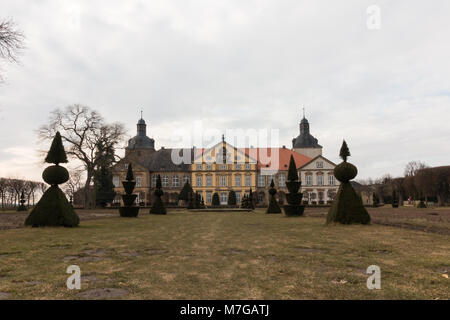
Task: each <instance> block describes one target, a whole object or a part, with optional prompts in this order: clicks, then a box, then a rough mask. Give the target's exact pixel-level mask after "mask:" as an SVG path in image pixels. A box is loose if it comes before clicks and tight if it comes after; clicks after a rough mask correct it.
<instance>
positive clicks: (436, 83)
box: [0, 0, 450, 178]
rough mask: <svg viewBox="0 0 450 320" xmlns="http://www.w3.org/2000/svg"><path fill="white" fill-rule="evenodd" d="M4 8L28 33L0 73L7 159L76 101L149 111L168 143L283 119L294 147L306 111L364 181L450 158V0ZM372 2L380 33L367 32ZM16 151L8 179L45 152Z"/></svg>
mask: <svg viewBox="0 0 450 320" xmlns="http://www.w3.org/2000/svg"><path fill="white" fill-rule="evenodd" d="M2 4H3V6H2V7H3V8H2V12H1V15H2V16H5V17H13V18H14V19H15V20H16V21H17V23H18V24H19V25H20V27H21V28H22V29H23V31H24V33H25V34H26V36H27V50H26V51H25V53H24V55H23V57H22V65H21V66H15V65H6V66H5V67H4V68H3V69H4V71H5V72H6V77H7V83H6V84H3V85H1V86H0V110H1V112H0V148H1V149H2V151H3V152H2V154H5V152H7V150H11V148H15V147H17V146H21V148H24V149H25V150H23V151H26V153H27V154H29V155H34V150H35V148H36V146H35V141H36V135H35V132H34V130H35V129H36V128H37V127H39V125H41V124H43V123H45V121H46V118H47V116H48V112H49V111H50V110H52V109H54V108H56V107H62V106H65V105H67V104H72V103H83V104H87V105H90V106H92V107H94V108H95V109H98V110H99V111H100V112H101V113H102V114H103V115H105V117H106V118H107V119H108V120H109V121H117V120H120V121H122V122H124V123H126V125H127V127H128V128H129V130H130V134H133V133H134V131H135V123H136V120H137V118H138V115H139V110H140V108H141V107H143V108H144V110H145V118H146V120H147V123H149V124H150V126H149V135H150V136H152V137H153V138H154V139H155V140H156V143H157V145H159V146H161V145H164V146H166V147H170V146H171V145H170V143H172V142H171V139H170V135H171V133H172V132H173V131H174V130H175V129H176V128H185V129H186V130H190V128H191V127H192V124H193V123H194V121H196V120H202V122H203V123H205V124H207V126H208V127H214V128H217V129H219V130H220V131H222V132H223V131H225V130H226V129H227V128H245V127H252V128H279V129H280V138H281V144H284V145H287V146H290V145H291V139H292V137H293V135H297V134H298V122H299V120H300V117H301V113H300V110H301V106H306V107H307V117H308V119H309V120H310V123H311V131H312V133H313V135H315V136H316V137H317V138H318V139H319V143H321V144H322V145H323V146H324V153H325V155H326V156H328V157H330V159H331V160H333V161H339V160H338V157H337V155H338V151H339V147H340V143H341V140H342V139H343V138H346V139H347V140H348V142H349V146H350V149H351V152H352V155H353V158H352V161H354V162H355V163H356V164H357V165H358V168H359V176H358V177H359V178H364V177H368V176H379V175H382V174H384V173H387V172H391V173H393V174H401V173H402V172H403V166H404V164H405V163H406V162H408V161H409V160H422V161H425V162H427V163H429V164H430V165H443V164H448V160H447V158H446V156H447V155H448V154H450V144H449V138H448V137H450V134H449V133H450V128H449V127H448V125H447V123H446V119H448V118H450V105H449V102H450V101H449V95H450V79H449V75H450V63H449V62H448V56H449V53H450V43H449V42H448V41H445V39H446V38H447V37H448V34H447V33H448V30H449V29H450V21H449V20H448V15H447V12H449V9H450V3H448V1H444V0H436V1H433V3H427V2H424V1H419V0H415V1H395V2H394V1H387V0H384V1H381V0H380V1H377V3H373V2H372V1H365V0H364V1H361V0H349V1H345V2H343V3H340V2H339V3H338V2H336V1H331V0H327V1H325V0H321V1H298V0H284V1H245V2H243V1H206V0H205V1H200V0H197V1H137V0H136V1H81V0H79V1H70V2H61V1H50V0H46V1H45V0H42V1H36V2H32V3H30V2H29V1H25V0H19V1H18V0H14V1H13V0H3V1H2ZM372 4H377V5H379V6H380V8H381V15H382V20H381V21H382V22H381V23H382V24H381V29H380V30H378V31H373V30H368V29H367V28H366V18H367V16H366V8H367V7H368V6H369V5H372ZM15 157H16V159H17V161H19V162H20V163H21V165H20V167H17V168H16V167H15V163H16V162H15V161H14V162H11V159H9V160H4V161H3V160H2V161H1V162H0V173H1V174H5V175H9V174H13V173H14V172H15V171H17V170H19V171H22V172H28V173H27V174H33V172H35V171H36V170H37V169H32V168H35V166H34V163H38V162H39V159H38V158H33V157H32V156H24V157H22V158H21V159H19V158H20V156H19V155H15ZM5 161H7V162H5ZM27 163H28V165H27ZM27 166H28V167H27ZM27 168H29V169H27Z"/></svg>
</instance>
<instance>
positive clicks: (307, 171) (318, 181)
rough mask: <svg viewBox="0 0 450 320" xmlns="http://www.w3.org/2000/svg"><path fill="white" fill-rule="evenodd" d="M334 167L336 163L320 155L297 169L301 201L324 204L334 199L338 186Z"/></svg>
mask: <svg viewBox="0 0 450 320" xmlns="http://www.w3.org/2000/svg"><path fill="white" fill-rule="evenodd" d="M335 167H336V164H334V163H333V162H331V161H330V160H328V159H326V158H325V157H323V156H321V155H320V156H317V157H316V158H314V159H312V160H311V161H310V162H308V163H307V164H305V165H304V166H303V167H301V168H300V169H299V170H298V173H299V177H300V179H301V181H302V188H301V192H303V201H308V203H310V204H312V203H316V204H319V203H323V204H326V203H327V202H328V201H332V200H333V199H334V196H335V195H336V193H337V190H338V188H339V181H338V180H337V179H336V178H335V177H334V173H333V170H334V168H335Z"/></svg>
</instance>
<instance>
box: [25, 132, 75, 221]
mask: <svg viewBox="0 0 450 320" xmlns="http://www.w3.org/2000/svg"><path fill="white" fill-rule="evenodd" d="M45 161H46V162H47V163H54V164H55V165H53V166H50V167H47V168H46V169H45V170H44V172H43V173H42V178H43V179H44V181H45V182H47V183H48V184H49V185H50V188H48V189H47V190H46V191H45V192H44V194H43V195H42V197H41V199H40V200H39V202H38V203H37V204H36V206H35V207H34V208H33V210H32V211H31V212H30V215H29V216H28V218H27V219H26V220H25V225H27V226H33V227H44V226H46V227H49V226H63V227H76V226H78V225H79V223H80V219H79V217H78V215H77V214H76V212H75V210H74V209H73V208H72V206H71V205H70V203H69V201H67V198H66V196H65V195H64V193H63V192H62V191H61V189H60V188H59V187H58V185H59V184H62V183H64V182H67V181H68V180H69V172H68V171H67V169H66V168H64V167H61V166H59V164H60V163H66V162H67V155H66V153H65V151H64V146H63V144H62V140H61V135H60V134H59V132H57V133H56V135H55V138H54V139H53V141H52V145H51V147H50V150H49V152H48V154H47V157H46V158H45Z"/></svg>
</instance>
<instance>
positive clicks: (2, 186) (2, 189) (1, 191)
mask: <svg viewBox="0 0 450 320" xmlns="http://www.w3.org/2000/svg"><path fill="white" fill-rule="evenodd" d="M7 190H8V180H7V179H5V178H0V197H1V198H0V200H1V201H2V209H5V196H6V193H7Z"/></svg>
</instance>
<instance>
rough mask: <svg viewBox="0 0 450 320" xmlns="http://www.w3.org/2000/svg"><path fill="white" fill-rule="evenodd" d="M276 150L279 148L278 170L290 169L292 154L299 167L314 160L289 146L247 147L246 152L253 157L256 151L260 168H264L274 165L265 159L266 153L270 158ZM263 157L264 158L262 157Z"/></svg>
mask: <svg viewBox="0 0 450 320" xmlns="http://www.w3.org/2000/svg"><path fill="white" fill-rule="evenodd" d="M275 150H278V166H277V170H288V168H289V161H290V159H291V155H293V156H294V161H295V164H296V166H297V169H298V168H300V167H302V166H304V165H305V164H306V163H308V162H309V161H311V160H312V159H311V158H309V157H307V156H304V155H302V154H300V153H298V152H295V151H292V150H290V149H287V148H252V149H249V148H246V149H245V153H246V154H247V155H249V156H250V157H252V156H253V155H254V154H255V152H256V153H257V154H256V155H257V160H258V169H264V168H267V169H270V166H271V165H272V163H271V162H269V163H268V164H267V163H266V162H267V161H263V160H264V158H265V157H266V155H267V157H268V158H270V157H271V155H272V151H274V152H276V151H275ZM274 155H275V154H274ZM261 157H262V158H263V159H261ZM271 160H272V159H271Z"/></svg>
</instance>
